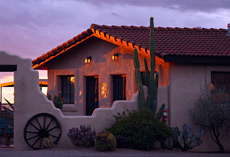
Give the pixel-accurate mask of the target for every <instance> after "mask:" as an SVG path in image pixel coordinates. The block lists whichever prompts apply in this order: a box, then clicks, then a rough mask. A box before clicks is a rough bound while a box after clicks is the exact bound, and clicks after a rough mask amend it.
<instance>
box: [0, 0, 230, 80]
mask: <svg viewBox="0 0 230 157" xmlns="http://www.w3.org/2000/svg"><path fill="white" fill-rule="evenodd" d="M151 16H152V17H154V19H155V26H157V27H158V26H160V27H197V26H200V27H204V28H225V29H227V23H230V0H0V50H6V51H8V52H10V53H13V54H17V55H20V56H22V57H26V58H31V59H35V58H37V57H38V56H40V55H42V54H44V53H46V52H47V51H49V50H51V49H53V48H55V47H57V46H58V45H60V44H62V43H63V42H66V41H67V40H69V39H71V38H72V37H74V36H76V35H78V34H79V33H81V32H82V31H84V30H86V29H88V28H89V27H90V25H91V24H92V23H95V24H99V25H128V26H129V25H136V26H141V25H142V26H148V25H149V18H150V17H151ZM8 76H9V75H8V74H7V73H4V74H1V75H0V83H2V82H5V81H6V80H7V79H8ZM42 76H44V73H43V74H42Z"/></svg>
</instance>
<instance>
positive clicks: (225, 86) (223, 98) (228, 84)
mask: <svg viewBox="0 0 230 157" xmlns="http://www.w3.org/2000/svg"><path fill="white" fill-rule="evenodd" d="M218 75H219V76H218ZM227 75H228V76H227ZM227 77H229V78H230V72H228V71H211V93H212V95H213V96H215V97H216V98H215V97H214V100H216V99H218V100H216V101H220V102H223V103H229V102H230V99H229V98H228V97H230V79H227ZM218 79H219V80H221V81H219V82H217V80H218ZM215 88H216V89H215ZM227 95H229V96H227Z"/></svg>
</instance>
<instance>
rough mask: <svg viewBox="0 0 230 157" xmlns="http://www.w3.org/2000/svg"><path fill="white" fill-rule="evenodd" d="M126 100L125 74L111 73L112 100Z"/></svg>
mask: <svg viewBox="0 0 230 157" xmlns="http://www.w3.org/2000/svg"><path fill="white" fill-rule="evenodd" d="M116 100H126V75H113V101H116Z"/></svg>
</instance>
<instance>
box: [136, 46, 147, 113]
mask: <svg viewBox="0 0 230 157" xmlns="http://www.w3.org/2000/svg"><path fill="white" fill-rule="evenodd" d="M134 67H135V73H136V80H137V86H138V101H139V108H140V109H141V110H142V109H144V106H145V96H144V89H143V85H142V79H141V72H140V63H139V59H138V54H137V49H134Z"/></svg>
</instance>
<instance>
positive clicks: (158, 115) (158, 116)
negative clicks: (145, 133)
mask: <svg viewBox="0 0 230 157" xmlns="http://www.w3.org/2000/svg"><path fill="white" fill-rule="evenodd" d="M164 108H165V104H162V105H161V107H160V109H159V111H158V113H157V119H161V117H162V116H163V112H164Z"/></svg>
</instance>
